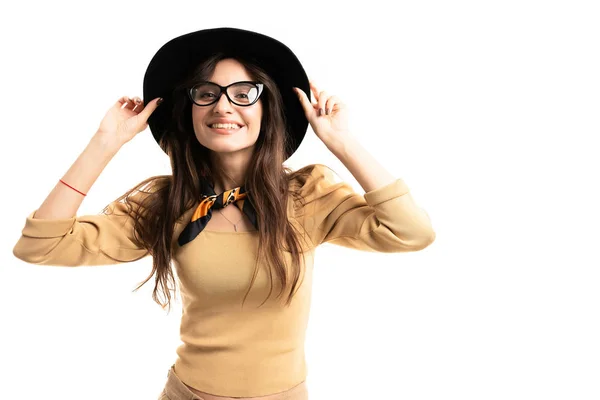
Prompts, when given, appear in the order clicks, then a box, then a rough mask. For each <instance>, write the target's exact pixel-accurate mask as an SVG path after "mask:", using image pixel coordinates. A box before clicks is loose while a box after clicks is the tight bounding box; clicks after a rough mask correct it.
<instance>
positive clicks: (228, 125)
mask: <svg viewBox="0 0 600 400" xmlns="http://www.w3.org/2000/svg"><path fill="white" fill-rule="evenodd" d="M210 127H211V128H224V129H237V128H239V125H236V124H212V125H210Z"/></svg>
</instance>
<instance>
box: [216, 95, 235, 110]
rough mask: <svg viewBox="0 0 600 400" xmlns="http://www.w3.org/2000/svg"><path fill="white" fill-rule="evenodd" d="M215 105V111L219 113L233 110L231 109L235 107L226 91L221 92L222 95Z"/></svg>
mask: <svg viewBox="0 0 600 400" xmlns="http://www.w3.org/2000/svg"><path fill="white" fill-rule="evenodd" d="M214 107H215V112H218V113H225V112H231V110H232V109H233V105H232V104H231V102H230V101H229V99H228V98H227V95H226V94H225V93H224V92H223V93H221V97H220V98H219V100H217V102H216V103H215V104H214Z"/></svg>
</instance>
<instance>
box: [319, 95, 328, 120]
mask: <svg viewBox="0 0 600 400" xmlns="http://www.w3.org/2000/svg"><path fill="white" fill-rule="evenodd" d="M328 99H329V94H328V93H327V92H326V91H324V90H323V91H322V92H321V93H319V102H318V115H325V104H326V103H327V100H328Z"/></svg>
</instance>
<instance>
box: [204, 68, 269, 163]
mask: <svg viewBox="0 0 600 400" xmlns="http://www.w3.org/2000/svg"><path fill="white" fill-rule="evenodd" d="M208 80H209V81H211V82H214V83H216V84H218V85H221V86H227V85H229V84H231V83H234V82H239V81H252V80H253V79H251V77H250V75H248V73H247V72H246V70H245V68H244V66H243V65H242V64H240V63H239V62H238V61H236V60H233V59H225V60H221V61H220V62H219V63H218V64H217V65H216V67H215V71H214V73H213V75H212V76H211V77H210V78H209V79H208ZM261 118H262V101H261V99H259V100H258V101H257V102H256V103H254V104H253V105H251V106H247V107H243V106H237V105H235V104H233V103H230V102H229V99H228V98H227V96H226V95H225V93H223V94H222V95H221V98H220V99H219V101H217V102H216V103H214V104H211V105H209V106H204V107H202V106H198V105H196V104H193V103H192V121H193V125H194V132H195V134H196V138H197V139H198V141H199V142H200V144H202V145H203V146H204V147H207V148H209V149H210V150H212V151H215V152H217V153H231V152H236V151H241V150H245V149H246V150H249V151H250V153H251V152H252V151H253V149H254V144H255V142H256V139H257V138H258V134H259V132H260V122H261ZM220 119H226V120H230V121H232V122H233V123H236V124H239V125H241V128H239V129H235V130H234V131H232V132H231V133H227V134H223V133H222V130H221V132H220V131H219V130H217V129H213V128H211V127H210V126H209V125H211V124H213V123H214V122H217V121H218V120H220Z"/></svg>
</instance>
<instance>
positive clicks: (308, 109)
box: [294, 87, 315, 118]
mask: <svg viewBox="0 0 600 400" xmlns="http://www.w3.org/2000/svg"><path fill="white" fill-rule="evenodd" d="M294 91H295V92H296V95H297V96H298V99H299V100H300V104H301V105H302V108H303V109H304V113H305V114H306V116H307V118H309V117H311V116H312V115H313V114H314V113H315V109H314V107H313V105H312V104H311V102H310V100H309V99H308V96H307V95H306V93H304V90H302V89H299V88H297V87H295V88H294Z"/></svg>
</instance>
